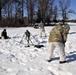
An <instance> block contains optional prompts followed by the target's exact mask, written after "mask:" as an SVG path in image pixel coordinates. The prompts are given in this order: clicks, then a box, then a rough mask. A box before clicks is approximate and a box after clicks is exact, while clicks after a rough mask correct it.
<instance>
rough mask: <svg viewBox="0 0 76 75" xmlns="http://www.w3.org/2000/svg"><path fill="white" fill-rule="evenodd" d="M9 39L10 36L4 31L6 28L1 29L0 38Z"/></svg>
mask: <svg viewBox="0 0 76 75" xmlns="http://www.w3.org/2000/svg"><path fill="white" fill-rule="evenodd" d="M2 38H3V39H10V37H9V36H7V32H6V29H4V30H3V31H2V33H1V39H2Z"/></svg>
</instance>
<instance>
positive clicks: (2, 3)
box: [0, 0, 9, 20]
mask: <svg viewBox="0 0 76 75" xmlns="http://www.w3.org/2000/svg"><path fill="white" fill-rule="evenodd" d="M8 1H9V0H0V20H1V19H2V8H3V7H4V6H5V4H6V3H7V2H8Z"/></svg>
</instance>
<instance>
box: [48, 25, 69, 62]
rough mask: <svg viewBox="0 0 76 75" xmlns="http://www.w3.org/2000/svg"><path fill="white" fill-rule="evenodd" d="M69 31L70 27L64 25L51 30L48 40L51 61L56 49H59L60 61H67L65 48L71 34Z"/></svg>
mask: <svg viewBox="0 0 76 75" xmlns="http://www.w3.org/2000/svg"><path fill="white" fill-rule="evenodd" d="M69 29H70V27H69V25H64V26H62V24H58V25H57V26H56V27H54V28H53V29H52V30H51V32H50V35H49V39H48V42H49V43H48V50H49V52H48V53H49V54H48V55H49V58H48V59H49V60H50V59H51V58H52V55H53V51H54V48H55V47H58V50H59V51H58V52H59V55H60V61H66V60H65V58H66V57H65V50H64V46H65V42H66V40H67V34H68V33H69Z"/></svg>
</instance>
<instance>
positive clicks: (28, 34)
mask: <svg viewBox="0 0 76 75" xmlns="http://www.w3.org/2000/svg"><path fill="white" fill-rule="evenodd" d="M25 34H26V40H27V43H28V47H29V41H30V32H29V31H28V30H26V32H25Z"/></svg>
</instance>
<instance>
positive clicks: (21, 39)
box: [20, 34, 24, 43]
mask: <svg viewBox="0 0 76 75" xmlns="http://www.w3.org/2000/svg"><path fill="white" fill-rule="evenodd" d="M23 37H24V34H23V36H22V39H21V41H20V43H21V42H22V40H23Z"/></svg>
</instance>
